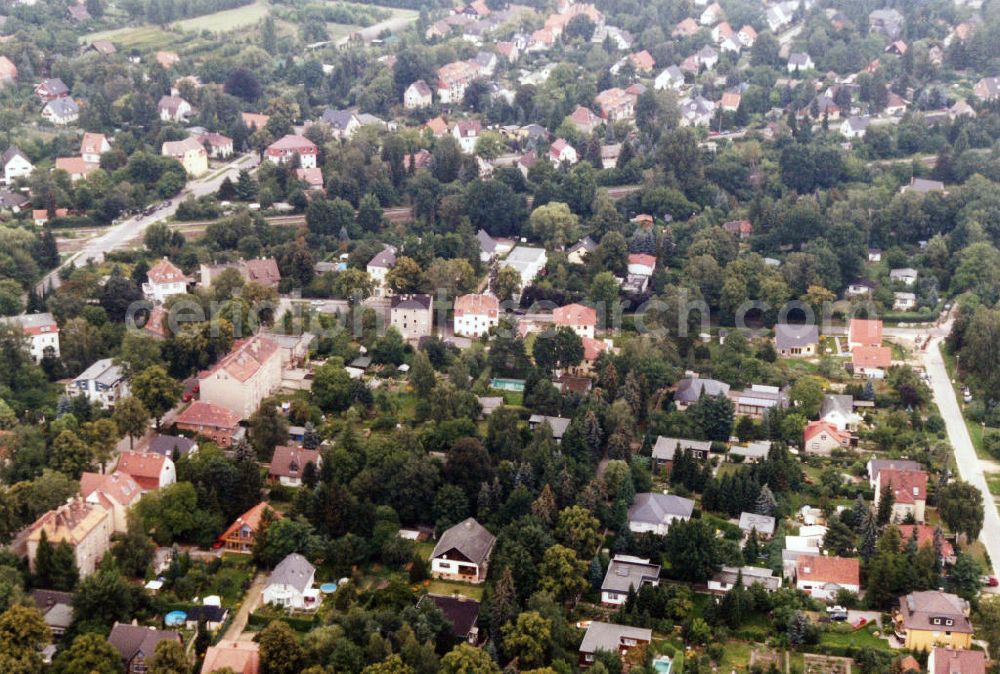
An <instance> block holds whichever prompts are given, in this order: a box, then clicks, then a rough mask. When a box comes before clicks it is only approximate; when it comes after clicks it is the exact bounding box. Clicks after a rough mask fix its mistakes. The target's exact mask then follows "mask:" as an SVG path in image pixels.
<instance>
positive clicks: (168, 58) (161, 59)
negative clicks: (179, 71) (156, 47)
mask: <svg viewBox="0 0 1000 674" xmlns="http://www.w3.org/2000/svg"><path fill="white" fill-rule="evenodd" d="M180 60H181V57H180V56H178V55H177V52H175V51H158V52H156V62H157V63H159V64H160V65H161V66H163V67H164V68H170V67H171V66H173V65H174V64H176V63H177V62H178V61H180Z"/></svg>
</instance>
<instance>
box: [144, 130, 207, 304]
mask: <svg viewBox="0 0 1000 674" xmlns="http://www.w3.org/2000/svg"><path fill="white" fill-rule="evenodd" d="M202 151H204V148H203V149H202ZM189 283H191V279H190V278H188V277H187V276H185V275H184V272H182V271H181V270H180V269H178V268H177V266H176V265H174V264H173V263H172V262H170V260H168V259H167V258H165V257H164V258H163V259H161V260H160V261H159V262H157V263H156V264H154V265H153V266H152V268H150V270H149V271H147V272H146V282H145V283H143V284H142V292H143V294H144V295H145V296H146V299H147V300H150V301H153V302H157V303H162V302H163V301H164V300H166V299H167V298H168V297H172V296H173V295H183V294H184V293H186V292H187V287H188V284H189Z"/></svg>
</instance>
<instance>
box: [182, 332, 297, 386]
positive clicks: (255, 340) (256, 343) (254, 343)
mask: <svg viewBox="0 0 1000 674" xmlns="http://www.w3.org/2000/svg"><path fill="white" fill-rule="evenodd" d="M277 351H278V343H277V342H275V341H274V340H272V339H268V338H267V337H261V336H260V335H254V336H253V337H249V338H247V339H241V340H239V341H238V342H236V343H235V344H234V345H233V350H232V351H230V352H229V353H228V354H226V355H225V356H223V357H222V358H221V359H220V360H219V362H218V363H216V364H215V367H213V368H212V369H211V370H209V371H208V372H205V373H203V374H202V375H201V377H200V378H201V379H206V378H207V377H208V376H210V375H212V374H214V373H216V372H218V371H219V370H225V371H226V372H227V373H228V374H229V375H230V376H232V377H234V378H235V379H237V380H239V381H241V382H245V381H247V380H248V379H250V378H251V377H253V376H254V375H255V374H257V372H258V371H259V370H260V368H261V367H263V365H264V363H266V362H267V361H268V359H269V358H270V357H271V356H272V355H273V354H275V353H276V352H277Z"/></svg>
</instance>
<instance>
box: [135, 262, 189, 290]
mask: <svg viewBox="0 0 1000 674" xmlns="http://www.w3.org/2000/svg"><path fill="white" fill-rule="evenodd" d="M146 276H147V277H148V278H149V280H150V282H151V283H156V284H161V283H180V282H184V283H190V282H191V279H190V278H188V277H187V276H185V275H184V272H182V271H181V270H180V269H178V268H177V265H175V264H174V263H173V262H171V261H170V260H168V259H167V258H163V259H162V260H160V261H159V262H157V263H156V264H155V265H153V268H152V269H150V270H149V271H148V272H146Z"/></svg>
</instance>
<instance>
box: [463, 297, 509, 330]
mask: <svg viewBox="0 0 1000 674" xmlns="http://www.w3.org/2000/svg"><path fill="white" fill-rule="evenodd" d="M454 313H455V334H456V335H460V336H462V337H481V336H482V335H485V334H487V333H488V332H489V331H490V329H491V328H495V327H496V326H497V325H498V324H499V323H500V300H498V299H497V298H496V297H494V296H493V295H462V296H461V297H459V298H458V299H456V300H455V312H454Z"/></svg>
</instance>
